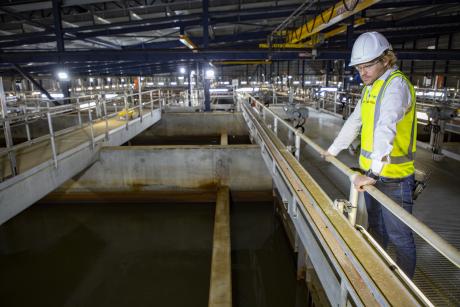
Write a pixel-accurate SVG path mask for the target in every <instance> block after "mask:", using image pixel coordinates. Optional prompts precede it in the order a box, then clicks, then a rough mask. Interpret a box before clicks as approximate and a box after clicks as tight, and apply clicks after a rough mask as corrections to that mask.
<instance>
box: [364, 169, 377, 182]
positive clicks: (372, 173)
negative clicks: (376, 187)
mask: <svg viewBox="0 0 460 307" xmlns="http://www.w3.org/2000/svg"><path fill="white" fill-rule="evenodd" d="M365 175H366V176H367V177H369V178H372V179H374V180H376V181H377V180H379V178H380V176H379V175H377V174H375V173H374V172H372V170H371V169H369V170H368V171H367V172H366V173H365Z"/></svg>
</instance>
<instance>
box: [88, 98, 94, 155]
mask: <svg viewBox="0 0 460 307" xmlns="http://www.w3.org/2000/svg"><path fill="white" fill-rule="evenodd" d="M88 119H89V130H90V132H91V146H92V148H93V149H94V147H95V144H94V130H93V115H92V114H91V107H90V106H89V105H88Z"/></svg>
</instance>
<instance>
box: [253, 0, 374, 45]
mask: <svg viewBox="0 0 460 307" xmlns="http://www.w3.org/2000/svg"><path fill="white" fill-rule="evenodd" d="M380 1H381V0H343V1H339V2H337V3H336V4H334V5H333V6H332V7H330V8H328V9H327V10H325V11H323V12H321V13H320V14H319V15H317V16H315V18H313V19H311V20H309V21H308V22H307V23H305V24H303V25H302V26H300V27H298V28H297V29H295V30H282V31H279V32H278V33H276V34H277V35H280V36H285V43H282V44H276V45H272V47H274V48H312V47H314V45H316V44H317V43H318V42H319V41H320V39H321V36H320V35H317V34H318V33H319V32H320V31H322V30H324V29H326V28H328V27H330V26H332V25H334V24H336V23H338V22H340V21H342V20H344V19H346V18H348V17H350V16H352V15H354V14H356V13H358V12H360V11H362V10H364V9H366V8H368V7H370V6H372V5H374V4H376V3H378V2H380ZM363 23H364V20H362V19H358V20H357V21H356V22H355V23H354V26H355V27H357V26H360V25H362V24H363ZM344 27H345V28H344ZM345 30H346V26H341V27H339V28H337V29H334V30H332V31H329V32H327V33H326V34H327V35H328V37H332V36H334V35H338V34H340V33H343V32H344V31H345ZM326 34H325V35H326ZM325 35H324V37H325ZM311 36H314V37H313V38H312V39H311V40H310V41H308V42H306V43H301V42H302V41H304V40H305V39H306V38H308V37H311ZM259 47H260V48H268V44H260V45H259Z"/></svg>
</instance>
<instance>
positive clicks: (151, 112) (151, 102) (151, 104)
mask: <svg viewBox="0 0 460 307" xmlns="http://www.w3.org/2000/svg"><path fill="white" fill-rule="evenodd" d="M150 116H153V91H150Z"/></svg>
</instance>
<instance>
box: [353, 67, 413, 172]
mask: <svg viewBox="0 0 460 307" xmlns="http://www.w3.org/2000/svg"><path fill="white" fill-rule="evenodd" d="M395 77H401V78H402V79H403V80H405V81H406V82H407V85H408V86H409V90H410V93H411V106H410V108H409V109H408V110H407V111H406V114H405V115H404V117H403V118H402V119H401V120H400V121H399V122H398V123H397V124H396V135H395V138H394V140H393V149H392V151H391V153H390V159H389V160H390V161H389V163H385V164H384V166H383V169H382V171H381V172H380V176H382V177H387V178H404V177H407V176H409V175H411V174H413V173H414V172H415V168H414V159H415V150H416V145H417V144H416V140H417V115H416V110H415V91H414V87H413V86H412V84H411V83H410V81H409V80H408V79H407V77H406V76H405V75H404V74H403V73H402V72H401V71H399V70H395V71H394V72H392V73H391V74H390V75H389V76H388V77H387V78H386V80H376V81H375V82H374V83H373V85H372V87H370V86H366V87H365V88H364V89H363V96H362V98H361V121H362V129H361V155H360V157H359V165H360V167H361V168H362V169H363V170H365V171H367V170H369V169H370V168H371V164H372V160H371V159H370V157H371V154H372V151H373V148H374V141H375V140H374V131H375V128H376V126H377V122H378V119H379V117H380V107H381V101H382V97H383V95H385V90H386V88H387V86H388V84H390V82H391V80H393V79H394V78H395ZM376 141H377V142H378V140H376Z"/></svg>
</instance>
